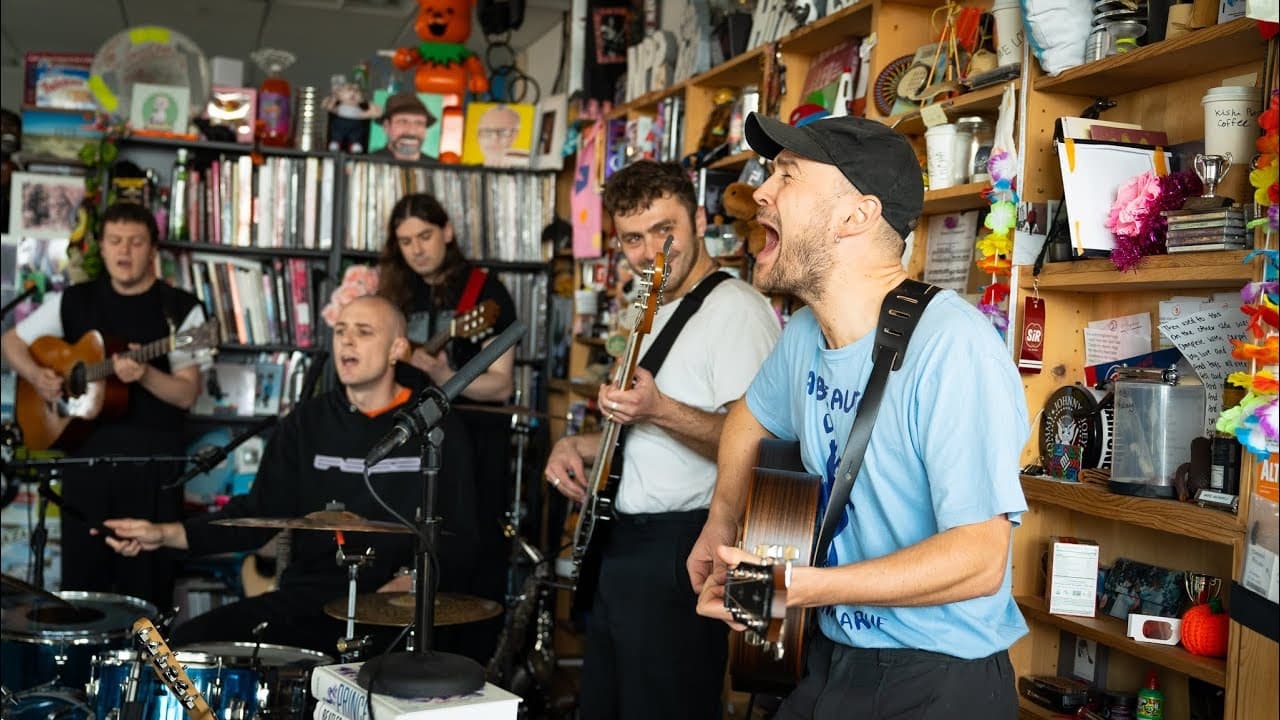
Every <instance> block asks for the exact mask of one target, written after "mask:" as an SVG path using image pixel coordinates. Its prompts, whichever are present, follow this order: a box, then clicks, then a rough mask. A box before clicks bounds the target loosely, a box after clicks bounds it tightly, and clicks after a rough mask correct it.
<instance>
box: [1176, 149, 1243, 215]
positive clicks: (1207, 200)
mask: <svg viewBox="0 0 1280 720" xmlns="http://www.w3.org/2000/svg"><path fill="white" fill-rule="evenodd" d="M1192 165H1193V166H1194V167H1195V169H1196V175H1197V176H1199V177H1200V182H1201V183H1203V184H1204V192H1203V193H1202V194H1201V195H1200V197H1197V198H1188V199H1187V201H1186V202H1184V203H1183V204H1182V209H1184V210H1209V209H1213V208H1221V207H1227V206H1230V205H1233V204H1234V203H1235V200H1234V199H1232V198H1229V197H1221V196H1219V195H1218V194H1217V193H1215V192H1214V190H1215V189H1217V187H1218V183H1221V182H1222V179H1223V178H1225V177H1226V176H1227V173H1229V172H1231V153H1229V152H1224V153H1222V154H1221V155H1204V154H1197V155H1196V157H1195V160H1194V161H1192Z"/></svg>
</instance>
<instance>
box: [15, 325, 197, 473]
mask: <svg viewBox="0 0 1280 720" xmlns="http://www.w3.org/2000/svg"><path fill="white" fill-rule="evenodd" d="M217 344H218V322H217V321H216V320H210V321H208V322H206V323H205V324H203V325H200V326H199V327H194V328H191V329H190V330H183V331H182V332H179V333H174V334H173V335H170V336H168V337H163V338H160V339H159V340H155V341H153V342H149V343H147V344H145V345H143V346H142V347H139V348H137V349H136V350H128V349H125V348H124V347H119V346H117V345H115V344H112V345H110V346H109V345H108V344H107V343H106V342H105V341H104V340H103V339H102V334H101V333H99V332H97V331H96V330H91V331H89V332H87V333H85V334H84V335H82V336H81V337H80V339H79V340H77V341H76V342H75V343H74V344H70V343H68V342H67V341H65V340H63V339H62V338H56V337H50V336H45V337H40V338H36V340H35V342H33V343H31V357H32V358H33V359H34V360H35V361H36V363H38V364H39V365H40V366H41V367H46V368H49V369H50V370H53V371H54V372H56V373H58V375H60V376H61V377H62V399H60V400H59V401H57V402H48V401H47V400H45V399H44V398H42V397H40V393H39V392H37V391H36V388H35V386H34V385H32V384H31V383H28V382H27V381H26V380H23V379H19V380H18V392H17V398H16V400H17V417H18V427H20V428H22V437H23V438H24V439H25V441H26V445H27V448H28V449H30V450H47V449H49V448H50V447H53V446H55V445H56V446H58V447H60V448H62V449H64V450H70V449H73V448H74V447H76V445H78V444H79V443H80V442H81V441H82V440H83V439H84V436H85V434H86V433H87V432H88V430H89V428H90V427H92V422H93V421H94V420H96V419H98V418H106V417H114V416H118V415H120V414H123V413H124V411H125V410H127V409H128V407H129V387H128V386H127V385H125V384H124V383H122V382H120V381H119V380H118V379H116V376H115V370H114V369H113V367H112V363H111V357H112V355H114V354H116V352H119V354H120V355H122V356H124V357H126V358H129V359H131V360H136V361H137V362H140V363H145V362H148V361H150V360H152V359H154V358H157V357H160V356H161V355H166V354H168V353H170V352H172V351H174V350H186V351H193V350H199V349H201V348H211V347H215V346H216V345H217ZM117 348H118V350H117Z"/></svg>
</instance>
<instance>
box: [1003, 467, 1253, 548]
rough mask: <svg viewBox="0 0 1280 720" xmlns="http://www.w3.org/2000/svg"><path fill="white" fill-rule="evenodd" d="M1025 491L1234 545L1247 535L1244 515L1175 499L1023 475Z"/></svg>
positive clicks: (1038, 498) (1081, 509)
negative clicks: (1120, 492)
mask: <svg viewBox="0 0 1280 720" xmlns="http://www.w3.org/2000/svg"><path fill="white" fill-rule="evenodd" d="M1022 492H1023V494H1024V495H1026V498H1027V501H1028V502H1039V503H1045V504H1048V505H1056V506H1058V507H1063V508H1067V509H1068V510H1072V511H1074V512H1078V513H1083V514H1085V515H1092V516H1094V517H1099V518H1106V519H1109V520H1116V521H1118V522H1122V523H1126V524H1128V525H1134V526H1137V527H1144V528H1148V529H1151V530H1160V531H1162V532H1167V533H1173V534H1175V535H1184V536H1187V537H1193V538H1199V539H1201V540H1207V541H1209V542H1213V543H1219V544H1222V545H1228V546H1230V545H1233V544H1234V543H1237V542H1240V540H1241V538H1242V537H1243V536H1244V526H1243V525H1242V524H1241V521H1240V519H1239V518H1237V517H1236V516H1235V515H1232V514H1230V513H1227V512H1223V511H1221V510H1213V509H1210V508H1202V507H1199V506H1197V505H1192V504H1190V503H1184V502H1179V501H1177V500H1171V499H1160V498H1145V497H1137V496H1134V495H1121V494H1119V493H1113V492H1111V491H1110V490H1107V489H1106V488H1104V487H1102V486H1100V485H1096V484H1093V483H1071V482H1058V481H1056V480H1048V479H1045V478H1041V477H1035V476H1031V475H1023V476H1022Z"/></svg>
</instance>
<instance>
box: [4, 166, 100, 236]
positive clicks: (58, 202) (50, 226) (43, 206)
mask: <svg viewBox="0 0 1280 720" xmlns="http://www.w3.org/2000/svg"><path fill="white" fill-rule="evenodd" d="M83 202H84V178H83V177H80V176H77V175H50V174H47V173H30V172H15V173H14V174H13V177H12V180H11V181H10V188H9V208H10V212H9V234H10V235H12V236H13V237H15V238H19V239H21V238H38V239H45V240H66V239H68V238H70V237H71V233H72V232H73V231H74V230H75V229H76V222H77V220H78V214H79V210H80V205H81V204H82V203H83Z"/></svg>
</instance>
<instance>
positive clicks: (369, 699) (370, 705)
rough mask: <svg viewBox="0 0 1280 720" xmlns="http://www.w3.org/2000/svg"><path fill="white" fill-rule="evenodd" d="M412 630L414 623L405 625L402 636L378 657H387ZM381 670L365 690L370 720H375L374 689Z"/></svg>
mask: <svg viewBox="0 0 1280 720" xmlns="http://www.w3.org/2000/svg"><path fill="white" fill-rule="evenodd" d="M412 629H413V623H409V624H408V625H405V626H404V629H403V630H401V631H400V634H399V635H397V636H396V639H395V640H392V641H391V642H390V643H388V644H387V646H386V647H385V648H383V650H382V652H381V653H379V654H378V657H379V658H383V657H386V656H387V654H388V653H390V652H391V649H392V648H394V647H395V646H396V645H399V644H400V641H401V640H404V636H405V635H407V634H408V633H409V631H410V630H412ZM381 669H382V666H381V665H379V666H378V667H377V668H376V669H375V670H374V671H373V675H372V676H370V677H369V687H368V689H367V690H365V693H364V702H365V709H366V710H367V715H368V718H369V720H373V688H374V686H375V685H376V684H377V678H378V670H381Z"/></svg>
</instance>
